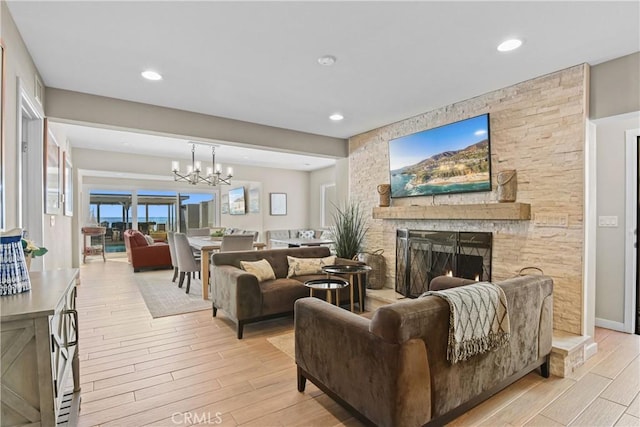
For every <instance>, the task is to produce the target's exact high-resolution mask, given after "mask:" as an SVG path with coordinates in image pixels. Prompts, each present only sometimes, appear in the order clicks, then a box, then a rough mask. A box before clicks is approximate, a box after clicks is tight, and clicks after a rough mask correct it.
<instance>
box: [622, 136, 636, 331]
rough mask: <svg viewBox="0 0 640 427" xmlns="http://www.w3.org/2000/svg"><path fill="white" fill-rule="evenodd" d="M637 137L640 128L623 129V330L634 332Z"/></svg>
mask: <svg viewBox="0 0 640 427" xmlns="http://www.w3.org/2000/svg"><path fill="white" fill-rule="evenodd" d="M638 138H640V129H630V130H627V131H625V150H626V153H625V154H626V173H625V175H626V191H625V194H626V201H625V205H626V206H625V239H624V240H625V242H624V245H625V257H624V266H625V272H624V332H628V333H631V334H633V333H635V321H636V319H635V313H634V305H635V302H636V274H637V273H638V272H637V252H636V251H637V248H636V238H637V236H636V228H637V227H638V217H637V214H638V212H637V211H638Z"/></svg>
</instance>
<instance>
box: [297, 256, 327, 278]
mask: <svg viewBox="0 0 640 427" xmlns="http://www.w3.org/2000/svg"><path fill="white" fill-rule="evenodd" d="M287 261H288V262H289V271H288V272H287V277H293V276H304V275H306V274H320V273H322V267H324V266H325V265H333V264H335V263H336V256H335V255H331V256H328V257H324V258H295V257H292V256H287Z"/></svg>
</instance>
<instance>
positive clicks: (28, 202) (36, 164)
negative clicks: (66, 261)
mask: <svg viewBox="0 0 640 427" xmlns="http://www.w3.org/2000/svg"><path fill="white" fill-rule="evenodd" d="M16 90H17V99H18V102H17V103H16V109H17V111H16V122H17V123H16V139H17V141H16V144H17V145H18V159H17V160H18V161H17V168H16V174H17V176H16V178H17V179H16V183H17V203H16V222H17V224H18V227H20V228H22V229H25V228H26V229H27V230H28V232H29V238H30V239H31V240H33V241H35V242H39V243H41V244H45V242H44V241H43V239H44V190H43V184H44V181H43V173H44V160H43V153H44V147H43V145H44V113H43V112H42V110H41V109H40V108H38V107H37V104H36V102H35V101H34V100H33V99H32V98H31V96H30V95H29V93H28V92H27V91H26V89H25V87H24V84H23V83H22V80H21V79H20V78H19V77H18V78H17V84H16ZM24 119H27V122H26V126H27V127H28V129H24V126H23V124H24V122H25V121H24ZM25 135H27V138H28V139H27V140H26V141H25ZM25 161H26V167H28V168H29V169H28V170H29V175H28V178H29V179H28V180H27V182H26V183H25V182H24V181H23V176H24V170H23V165H24V163H25ZM25 185H26V188H25ZM23 189H24V190H25V191H26V192H27V194H28V198H27V194H24V192H23ZM43 258H44V257H37V258H34V259H33V261H32V264H31V267H32V269H33V270H34V271H40V270H43V269H44V268H45V266H44V263H45V261H44V260H43Z"/></svg>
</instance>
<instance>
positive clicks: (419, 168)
mask: <svg viewBox="0 0 640 427" xmlns="http://www.w3.org/2000/svg"><path fill="white" fill-rule="evenodd" d="M490 190H491V177H490V174H489V141H488V140H487V139H485V140H482V141H480V142H477V143H475V144H472V145H469V146H468V147H465V148H463V149H460V150H456V151H443V152H442V153H438V154H434V155H433V156H431V157H429V158H426V159H424V160H420V161H418V162H417V163H415V164H413V165H410V166H405V167H402V168H400V169H395V170H392V171H391V195H392V196H393V197H407V196H426V195H433V194H447V193H466V192H470V191H490Z"/></svg>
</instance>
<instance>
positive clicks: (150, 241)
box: [144, 234, 155, 245]
mask: <svg viewBox="0 0 640 427" xmlns="http://www.w3.org/2000/svg"><path fill="white" fill-rule="evenodd" d="M144 239H145V240H146V241H147V243H148V244H149V245H153V244H154V243H155V242H154V241H153V237H151V236H149V235H148V234H145V235H144Z"/></svg>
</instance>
